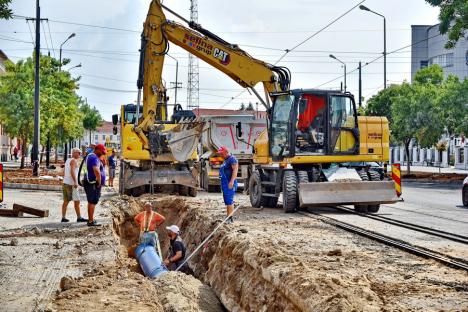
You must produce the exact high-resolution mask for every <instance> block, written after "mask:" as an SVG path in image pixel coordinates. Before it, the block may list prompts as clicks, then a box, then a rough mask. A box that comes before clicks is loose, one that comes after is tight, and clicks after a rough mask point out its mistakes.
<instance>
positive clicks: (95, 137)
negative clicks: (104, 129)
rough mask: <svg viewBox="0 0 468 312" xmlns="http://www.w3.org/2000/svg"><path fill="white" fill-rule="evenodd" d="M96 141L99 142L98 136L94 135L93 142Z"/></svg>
mask: <svg viewBox="0 0 468 312" xmlns="http://www.w3.org/2000/svg"><path fill="white" fill-rule="evenodd" d="M98 140H99V136H98V135H97V134H96V135H94V141H96V142H97V141H98Z"/></svg>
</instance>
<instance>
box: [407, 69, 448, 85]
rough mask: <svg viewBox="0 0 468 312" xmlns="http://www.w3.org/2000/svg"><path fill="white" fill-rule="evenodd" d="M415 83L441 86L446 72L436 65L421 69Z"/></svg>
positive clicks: (415, 76)
mask: <svg viewBox="0 0 468 312" xmlns="http://www.w3.org/2000/svg"><path fill="white" fill-rule="evenodd" d="M413 80H414V81H413V82H414V83H419V84H432V85H441V84H442V82H444V70H443V69H442V67H440V65H437V64H434V65H431V66H428V67H426V68H421V69H420V70H418V71H417V72H416V74H415V75H414V79H413Z"/></svg>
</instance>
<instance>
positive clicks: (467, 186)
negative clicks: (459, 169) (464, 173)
mask: <svg viewBox="0 0 468 312" xmlns="http://www.w3.org/2000/svg"><path fill="white" fill-rule="evenodd" d="M462 199H463V206H466V207H468V177H466V178H465V180H464V181H463V190H462Z"/></svg>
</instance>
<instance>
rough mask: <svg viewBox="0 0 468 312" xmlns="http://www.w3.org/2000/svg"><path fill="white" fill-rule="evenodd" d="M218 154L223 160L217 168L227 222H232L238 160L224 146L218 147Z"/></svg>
mask: <svg viewBox="0 0 468 312" xmlns="http://www.w3.org/2000/svg"><path fill="white" fill-rule="evenodd" d="M218 154H219V155H220V156H221V157H223V158H224V162H223V164H222V165H221V167H220V168H219V178H220V179H221V191H222V192H223V199H224V204H225V205H226V212H227V216H228V217H229V218H228V220H227V222H228V223H233V222H234V219H233V217H232V214H233V213H234V195H235V194H236V191H237V171H238V170H239V162H238V161H237V158H236V157H235V156H233V155H231V154H230V153H229V151H228V149H227V148H226V147H225V146H222V147H220V148H219V149H218Z"/></svg>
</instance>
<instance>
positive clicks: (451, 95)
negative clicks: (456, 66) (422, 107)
mask: <svg viewBox="0 0 468 312" xmlns="http://www.w3.org/2000/svg"><path fill="white" fill-rule="evenodd" d="M438 102H439V106H440V110H441V112H442V119H443V121H444V125H445V127H446V128H447V132H448V134H449V136H453V135H461V134H468V79H465V80H464V81H463V82H460V81H459V79H458V77H456V76H452V75H450V76H448V77H447V79H446V80H445V82H444V83H443V85H442V88H441V92H440V93H439V97H438Z"/></svg>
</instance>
